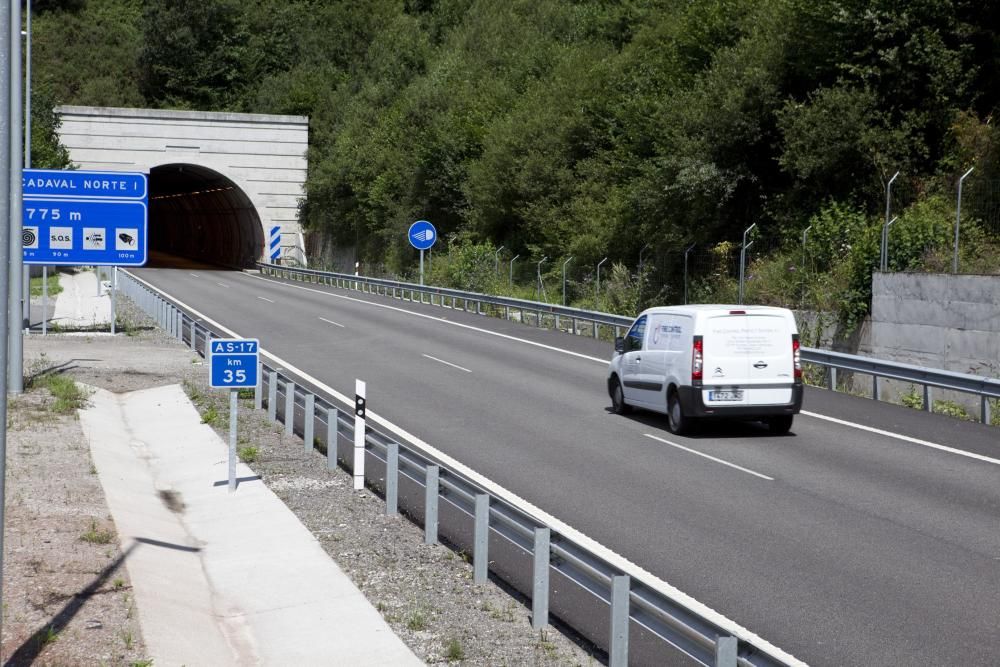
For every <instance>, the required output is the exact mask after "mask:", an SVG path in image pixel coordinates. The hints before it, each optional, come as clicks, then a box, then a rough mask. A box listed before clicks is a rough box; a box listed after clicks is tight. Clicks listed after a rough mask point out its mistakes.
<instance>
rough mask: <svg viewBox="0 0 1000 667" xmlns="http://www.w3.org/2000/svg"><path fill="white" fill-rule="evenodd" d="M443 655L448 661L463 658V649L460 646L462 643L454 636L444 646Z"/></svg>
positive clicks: (456, 660)
mask: <svg viewBox="0 0 1000 667" xmlns="http://www.w3.org/2000/svg"><path fill="white" fill-rule="evenodd" d="M444 657H445V658H446V659H447V660H448V661H449V662H458V661H460V660H465V649H463V648H462V643H461V642H460V641H458V640H457V639H454V638H452V639H450V640H448V643H447V644H445V648H444Z"/></svg>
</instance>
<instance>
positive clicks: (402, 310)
mask: <svg viewBox="0 0 1000 667" xmlns="http://www.w3.org/2000/svg"><path fill="white" fill-rule="evenodd" d="M242 275H244V276H246V277H248V278H253V279H255V280H263V281H264V282H268V283H271V284H272V285H281V286H282V287H291V288H294V289H300V290H305V291H306V292H314V293H316V294H324V295H326V296H332V297H334V298H337V299H345V300H346V301H354V302H355V303H363V304H366V305H369V306H375V307H376V308H385V309H386V310H394V311H396V312H398V313H406V314H407V315H413V316H414V317H422V318H424V319H426V320H434V321H435V322H441V323H442V324H450V325H451V326H453V327H460V328H462V329H468V330H470V331H478V332H479V333H484V334H488V335H490V336H496V337H497V338H505V339H507V340H512V341H515V342H518V343H524V344H525V345H532V346H534V347H540V348H542V349H543V350H551V351H553V352H559V353H561V354H568V355H569V356H571V357H577V358H579V359H586V360H587V361H596V362H597V363H599V364H604V365H607V363H608V360H607V359H599V358H598V357H592V356H590V355H588V354H580V353H579V352H572V351H570V350H564V349H562V348H559V347H553V346H552V345H545V344H543V343H536V342H535V341H533V340H526V339H524V338H518V337H517V336H510V335H508V334H502V333H499V332H497V331H490V330H489V329H480V328H479V327H474V326H472V325H469V324H462V323H461V322H452V321H451V320H446V319H444V318H442V317H434V316H433V315H427V314H425V313H417V312H414V311H412V310H407V309H406V308H397V307H396V306H390V305H387V304H384V303H375V302H373V301H365V300H364V299H355V298H353V297H349V296H344V295H342V294H333V293H331V292H324V291H323V290H318V289H312V288H310V287H303V286H301V285H289V284H288V283H283V282H279V281H277V280H268V279H267V278H262V277H260V276H252V275H250V274H248V273H244V274H242Z"/></svg>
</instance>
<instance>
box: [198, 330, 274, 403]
mask: <svg viewBox="0 0 1000 667" xmlns="http://www.w3.org/2000/svg"><path fill="white" fill-rule="evenodd" d="M191 334H192V337H193V335H194V326H193V324H192V326H191ZM191 348H192V349H194V342H192V343H191ZM263 407H264V364H262V363H260V362H257V386H256V387H254V388H253V409H254V410H260V409H261V408H263Z"/></svg>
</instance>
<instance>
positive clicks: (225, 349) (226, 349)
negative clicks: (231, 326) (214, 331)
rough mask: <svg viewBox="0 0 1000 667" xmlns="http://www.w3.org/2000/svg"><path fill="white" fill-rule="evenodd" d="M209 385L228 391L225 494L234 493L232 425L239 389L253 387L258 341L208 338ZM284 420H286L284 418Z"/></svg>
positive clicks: (235, 414)
mask: <svg viewBox="0 0 1000 667" xmlns="http://www.w3.org/2000/svg"><path fill="white" fill-rule="evenodd" d="M206 347H207V349H208V367H209V386H210V387H212V388H218V389H228V390H229V491H230V493H231V492H233V491H235V490H236V426H237V422H238V420H237V410H238V409H239V391H240V389H253V388H256V387H257V374H258V369H259V368H260V342H259V341H258V340H257V339H256V338H248V339H236V338H216V339H211V338H210V339H209V340H208V342H207V344H206ZM286 418H287V417H286Z"/></svg>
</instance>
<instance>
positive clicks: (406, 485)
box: [119, 269, 804, 667]
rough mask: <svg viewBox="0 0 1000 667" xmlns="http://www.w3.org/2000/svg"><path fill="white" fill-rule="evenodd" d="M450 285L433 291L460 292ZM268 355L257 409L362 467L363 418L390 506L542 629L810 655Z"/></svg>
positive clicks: (702, 657) (198, 333)
mask: <svg viewBox="0 0 1000 667" xmlns="http://www.w3.org/2000/svg"><path fill="white" fill-rule="evenodd" d="M296 271H298V269H296ZM119 276H120V277H121V282H120V285H121V289H122V290H123V292H124V294H125V295H126V296H128V297H129V298H130V299H131V300H132V301H133V303H135V304H136V305H137V306H138V307H139V308H141V309H142V310H143V311H144V312H146V313H147V314H148V315H149V316H150V317H151V318H152V319H153V320H154V321H155V322H156V323H157V324H158V325H159V326H160V327H162V328H163V329H164V330H166V331H167V332H169V333H170V334H172V335H173V336H174V337H175V338H177V339H178V340H180V341H182V342H184V343H186V344H187V345H189V346H190V347H191V349H192V350H193V351H195V352H197V353H198V354H202V355H204V353H205V350H206V348H207V345H208V339H209V338H210V337H212V338H222V337H230V334H229V333H228V332H226V331H223V330H220V327H218V326H216V325H213V324H211V323H210V322H208V321H206V320H207V318H205V317H204V316H203V315H201V314H199V313H197V312H193V311H190V310H188V309H185V308H183V307H180V306H179V305H178V304H177V303H175V302H173V301H172V300H171V299H170V298H169V297H167V296H166V295H164V294H163V293H161V292H159V291H158V290H156V289H155V288H154V287H152V285H150V284H148V283H146V282H145V281H142V280H141V279H139V278H137V277H135V276H133V275H131V274H130V273H128V272H125V271H122V272H120V273H119ZM349 278H353V276H352V277H349ZM384 282H387V283H391V281H384ZM366 284H370V285H376V284H378V283H376V282H375V281H372V280H371V279H369V281H368V282H367V283H366ZM386 287H390V288H391V287H393V286H392V285H391V284H388V285H386ZM396 288H397V289H398V288H399V287H398V285H397V286H396ZM448 292H449V291H447V290H442V291H438V292H435V293H436V294H443V295H444V296H452V295H450V294H448ZM454 296H455V298H458V299H461V298H462V296H461V294H460V293H458V294H455V295H454ZM567 310H569V309H567ZM608 317H615V316H608ZM622 319H624V318H622ZM262 356H264V357H265V358H271V359H272V361H270V362H264V363H262V368H261V372H260V373H259V377H260V378H261V386H260V387H259V388H258V389H257V390H255V392H254V402H255V408H257V409H266V410H267V413H268V416H269V417H270V418H271V419H273V420H276V421H280V422H282V423H284V424H285V428H286V432H287V433H289V434H291V433H295V434H298V435H301V436H302V437H303V443H304V447H305V451H307V452H309V453H312V452H313V447H314V443H317V444H318V445H319V448H320V449H321V451H322V450H325V453H326V457H327V461H328V467H330V468H331V469H332V468H334V467H336V466H337V465H338V464H339V465H341V466H343V467H345V468H347V469H348V470H351V471H353V470H355V459H354V454H355V451H356V450H355V449H354V446H353V445H354V431H355V428H356V424H358V423H360V424H361V425H362V426H361V427H362V428H364V429H365V438H364V442H365V446H364V449H363V455H364V466H363V468H364V471H365V475H366V479H365V481H366V483H367V485H368V486H369V487H371V488H373V489H375V490H377V491H380V492H382V493H383V497H384V498H385V499H386V512H387V513H390V514H394V513H396V512H397V511H398V510H399V509H402V510H403V511H405V512H406V513H407V514H408V515H409V516H410V517H411V518H412V519H413V520H414V521H415V522H422V523H423V524H424V528H425V542H427V543H430V544H433V543H436V542H437V541H438V539H439V536H440V537H443V538H444V539H445V540H446V541H447V542H448V543H449V544H450V545H452V546H453V547H454V548H456V549H462V550H464V551H466V552H470V553H472V554H473V559H474V566H473V567H474V571H475V577H474V578H475V580H476V581H477V582H482V581H485V577H486V572H487V568H488V570H489V572H490V573H492V574H493V575H494V576H496V577H499V578H500V579H502V580H504V581H505V582H506V583H507V584H508V585H510V586H511V587H512V588H514V589H515V590H517V591H519V592H520V593H522V594H523V595H525V597H526V598H528V599H530V600H531V605H532V626H533V627H534V628H536V629H541V628H543V627H545V625H546V624H547V623H548V620H549V618H550V614H551V615H552V616H555V617H557V618H559V620H560V621H562V622H563V623H565V624H567V625H568V626H569V627H572V628H573V629H574V630H575V631H577V632H579V633H580V634H581V635H582V636H583V637H585V638H587V639H588V640H590V641H591V642H593V643H594V644H595V645H596V646H598V647H600V648H602V649H604V650H606V651H607V652H608V656H609V664H610V665H612V666H613V667H624V666H625V665H662V664H672V663H675V662H677V661H678V660H680V659H681V655H682V654H683V655H686V656H687V657H688V658H691V659H693V660H694V661H696V662H698V663H700V664H703V665H714V666H717V667H735V666H737V665H739V666H740V667H751V666H757V667H776V666H778V665H802V664H804V663H802V662H801V661H799V660H797V659H796V658H794V657H793V656H791V655H790V654H788V653H786V652H784V651H782V650H781V649H778V648H776V647H774V646H773V645H771V644H769V643H768V642H766V641H764V640H763V639H761V638H760V637H758V636H757V635H755V634H753V633H752V632H750V631H749V630H746V629H745V628H742V627H740V626H738V625H736V624H735V623H733V622H732V621H729V620H728V619H726V618H724V617H723V616H721V615H719V614H717V613H716V612H714V611H712V610H711V609H708V608H707V607H704V606H703V605H700V604H699V603H697V602H696V601H694V600H693V599H691V598H689V597H688V596H686V595H684V594H683V593H681V592H680V591H677V590H676V589H673V588H672V587H670V586H669V585H668V584H665V582H661V581H660V580H658V579H656V578H655V577H653V576H652V575H648V573H645V572H644V571H642V570H640V569H639V568H637V567H635V566H632V565H631V564H629V566H630V568H626V569H627V570H628V571H624V570H623V569H622V568H621V567H620V566H619V565H616V564H615V563H612V562H610V561H609V560H608V559H607V558H606V557H604V556H603V555H602V554H601V553H599V552H600V551H601V550H602V549H603V547H601V548H600V549H595V548H594V547H593V546H591V547H590V548H588V546H587V545H586V544H582V543H581V540H582V539H585V538H582V536H581V537H575V536H574V535H571V534H567V533H568V532H569V531H567V530H565V529H560V526H561V525H562V524H558V525H556V526H552V525H548V524H547V523H546V522H545V521H542V520H540V519H539V518H537V517H536V516H535V514H534V513H533V512H532V511H530V509H526V508H524V507H520V506H518V504H517V503H513V502H510V501H508V500H507V498H504V497H499V495H498V494H497V493H496V492H495V491H493V490H490V489H487V488H484V487H483V486H482V485H481V484H479V483H477V482H476V481H474V480H473V479H470V475H468V474H463V472H462V471H461V470H459V469H458V466H452V465H448V464H447V463H446V462H443V461H441V460H438V459H437V458H435V457H434V456H433V455H431V454H429V453H428V452H427V451H424V450H423V449H422V448H421V447H420V446H419V445H415V444H414V443H409V442H406V443H404V442H399V441H398V440H397V439H396V438H394V437H393V436H392V435H391V434H390V433H387V432H383V430H382V429H376V428H372V427H371V426H370V425H369V424H366V422H364V421H361V422H357V421H356V418H355V406H354V405H352V404H350V403H349V402H347V401H345V400H343V399H344V397H338V396H334V395H333V394H335V393H336V392H333V391H332V390H329V388H324V387H318V386H315V385H314V382H311V381H310V380H309V379H306V378H305V377H302V376H300V374H299V373H296V372H293V371H291V370H288V369H287V368H286V367H287V364H283V363H280V362H279V361H273V360H274V359H276V358H274V357H270V355H268V353H267V352H266V351H264V352H263V355H262ZM435 480H436V483H435ZM497 488H499V487H497ZM511 497H514V496H512V494H511ZM522 502H523V501H522ZM606 553H611V552H607V551H606ZM487 554H488V561H487ZM622 562H626V563H627V561H622ZM678 652H680V653H678Z"/></svg>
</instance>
